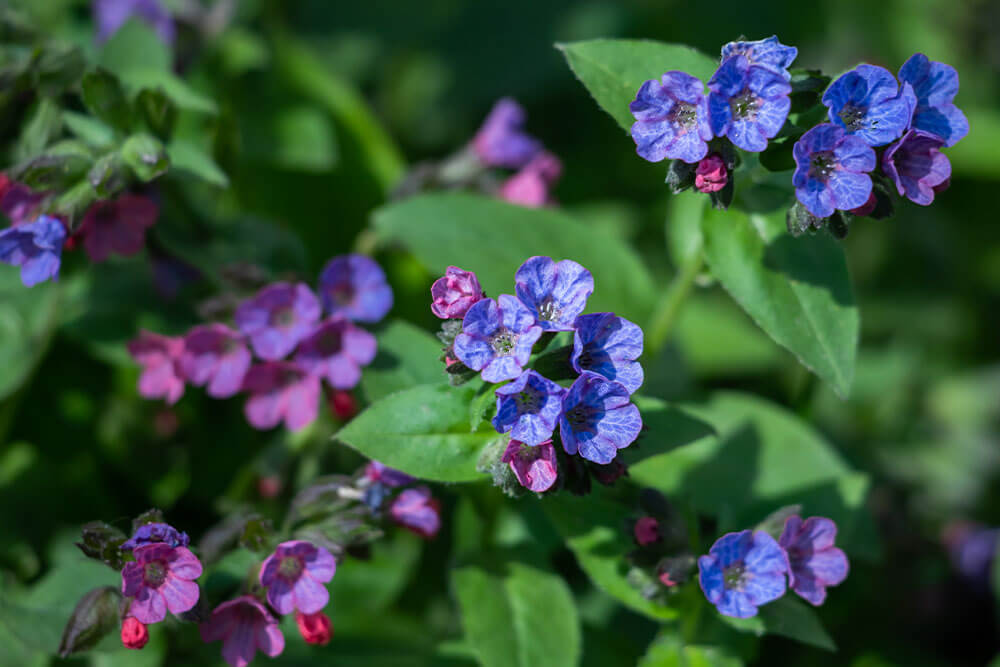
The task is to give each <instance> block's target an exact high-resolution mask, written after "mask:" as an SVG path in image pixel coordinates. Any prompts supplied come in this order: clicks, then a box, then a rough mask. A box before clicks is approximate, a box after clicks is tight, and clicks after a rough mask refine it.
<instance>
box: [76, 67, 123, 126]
mask: <svg viewBox="0 0 1000 667" xmlns="http://www.w3.org/2000/svg"><path fill="white" fill-rule="evenodd" d="M80 87H81V89H82V91H83V103H84V104H86V105H87V108H88V109H90V111H91V113H93V114H94V115H95V116H97V117H98V118H99V119H100V120H102V121H104V122H105V123H107V124H108V125H110V126H112V127H115V128H118V129H119V130H122V131H127V130H128V129H129V127H130V126H131V124H132V107H131V106H129V103H128V100H127V99H126V98H125V91H124V90H123V89H122V86H121V83H119V81H118V77H116V76H115V75H114V74H112V73H111V72H109V71H108V70H106V69H103V68H98V69H97V70H95V71H93V72H88V73H87V74H86V75H84V77H83V81H81V82H80Z"/></svg>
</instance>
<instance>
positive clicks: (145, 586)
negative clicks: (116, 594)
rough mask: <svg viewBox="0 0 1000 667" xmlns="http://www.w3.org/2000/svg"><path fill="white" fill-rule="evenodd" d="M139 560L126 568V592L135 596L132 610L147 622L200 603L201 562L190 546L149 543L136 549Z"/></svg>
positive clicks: (123, 588)
mask: <svg viewBox="0 0 1000 667" xmlns="http://www.w3.org/2000/svg"><path fill="white" fill-rule="evenodd" d="M132 553H133V555H134V556H135V560H134V561H132V562H129V563H126V564H125V567H124V569H122V595H124V596H125V597H127V598H132V600H131V603H130V605H129V610H128V611H129V614H130V615H132V616H135V617H136V618H137V619H139V621H141V622H143V623H159V622H160V621H162V620H163V619H164V618H166V616H167V610H168V609H169V610H170V613H172V614H182V613H184V612H186V611H188V610H190V609H192V608H193V607H194V606H195V604H197V603H198V594H199V591H198V584H196V583H194V580H195V579H197V578H198V577H200V576H201V563H200V562H199V561H198V559H197V558H196V557H195V555H194V554H193V553H191V551H190V550H188V548H187V547H172V546H170V545H169V544H165V543H162V542H160V543H154V544H146V545H143V546H140V547H136V548H135V550H134V551H133V552H132Z"/></svg>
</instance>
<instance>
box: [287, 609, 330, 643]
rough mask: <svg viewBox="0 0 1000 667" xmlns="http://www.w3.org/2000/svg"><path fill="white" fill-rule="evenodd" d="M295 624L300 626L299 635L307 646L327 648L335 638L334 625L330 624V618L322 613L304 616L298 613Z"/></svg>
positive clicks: (296, 613)
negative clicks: (331, 639)
mask: <svg viewBox="0 0 1000 667" xmlns="http://www.w3.org/2000/svg"><path fill="white" fill-rule="evenodd" d="M295 624H296V625H298V626H299V633H300V634H301V635H302V638H303V639H305V640H306V643H307V644H317V645H319V646H326V644H328V643H329V642H330V638H331V637H333V624H332V623H331V622H330V617H329V616H327V615H326V614H324V613H323V612H321V611H317V612H316V613H314V614H303V613H302V612H301V611H296V612H295Z"/></svg>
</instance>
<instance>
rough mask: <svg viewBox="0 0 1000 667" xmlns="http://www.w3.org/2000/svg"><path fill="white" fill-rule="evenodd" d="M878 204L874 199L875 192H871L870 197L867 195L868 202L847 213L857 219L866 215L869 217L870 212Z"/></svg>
mask: <svg viewBox="0 0 1000 667" xmlns="http://www.w3.org/2000/svg"><path fill="white" fill-rule="evenodd" d="M877 204H878V200H877V199H875V191H874V190H873V191H872V193H871V194H870V195H868V201H866V202H865V203H864V204H862V205H861V206H859V207H857V208H852V209H851V210H850V211H848V213H850V214H852V215H856V216H858V217H863V216H866V215H871V214H872V211H874V210H875V206H876V205H877Z"/></svg>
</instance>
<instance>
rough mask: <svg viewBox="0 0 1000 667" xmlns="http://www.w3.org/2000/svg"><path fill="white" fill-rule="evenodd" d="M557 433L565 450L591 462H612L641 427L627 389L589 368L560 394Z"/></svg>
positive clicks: (640, 421)
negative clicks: (561, 399)
mask: <svg viewBox="0 0 1000 667" xmlns="http://www.w3.org/2000/svg"><path fill="white" fill-rule="evenodd" d="M562 407H563V414H562V416H561V417H560V418H559V434H560V436H561V437H562V443H563V449H565V450H566V453H567V454H576V453H577V452H579V454H580V456H582V457H583V458H585V459H587V460H588V461H593V462H594V463H611V461H613V460H614V458H615V456H616V455H617V454H618V450H619V449H622V448H624V447H628V446H629V445H631V444H632V443H633V442H634V441H635V439H636V438H638V437H639V432H640V431H641V430H642V417H641V416H640V415H639V408H637V407H635V406H634V405H633V404H632V403H631V402H630V401H629V393H628V389H626V388H625V385H623V384H621V383H620V382H612V381H610V380H607V379H605V378H604V377H602V376H600V375H598V374H597V373H591V372H590V371H584V372H583V373H581V374H580V377H578V378H577V379H576V382H574V383H573V385H572V386H571V387H570V388H569V391H567V392H566V396H565V397H564V398H563V404H562Z"/></svg>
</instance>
